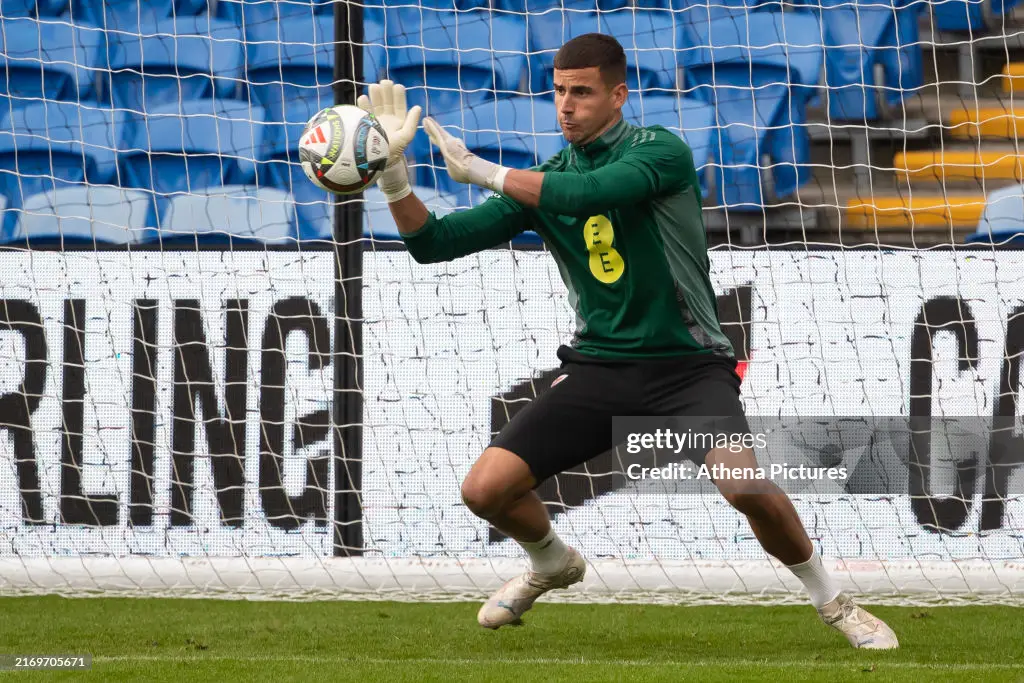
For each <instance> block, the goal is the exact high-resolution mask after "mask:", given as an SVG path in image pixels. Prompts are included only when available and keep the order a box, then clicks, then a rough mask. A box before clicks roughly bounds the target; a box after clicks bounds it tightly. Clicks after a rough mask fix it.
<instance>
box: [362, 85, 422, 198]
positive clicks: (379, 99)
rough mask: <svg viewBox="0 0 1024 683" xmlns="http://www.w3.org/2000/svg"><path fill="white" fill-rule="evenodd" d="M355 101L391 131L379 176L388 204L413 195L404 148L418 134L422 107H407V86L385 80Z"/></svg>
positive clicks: (378, 180) (385, 128) (388, 132)
mask: <svg viewBox="0 0 1024 683" xmlns="http://www.w3.org/2000/svg"><path fill="white" fill-rule="evenodd" d="M356 104H358V105H359V108H360V109H363V110H364V111H367V112H370V113H371V114H373V115H374V116H376V117H377V120H378V121H380V124H381V125H382V126H383V127H384V130H385V131H386V132H387V134H388V149H389V153H388V163H387V166H385V167H384V170H383V171H381V174H380V176H379V177H378V178H377V186H378V187H380V189H381V192H383V193H384V198H385V199H387V200H388V202H389V203H391V202H397V201H398V200H400V199H405V198H406V197H408V196H409V195H410V194H412V187H410V185H409V166H408V164H407V163H406V161H405V148H406V147H408V146H409V143H411V142H412V139H413V136H415V135H416V128H417V127H418V126H419V123H420V115H421V114H422V113H423V109H422V108H421V107H418V106H416V107H413V108H412V109H407V108H406V103H405V86H402V85H398V84H397V83H393V82H392V81H386V80H385V81H381V82H380V83H375V84H373V85H371V86H370V95H369V97H367V96H366V95H360V96H359V99H358V100H356Z"/></svg>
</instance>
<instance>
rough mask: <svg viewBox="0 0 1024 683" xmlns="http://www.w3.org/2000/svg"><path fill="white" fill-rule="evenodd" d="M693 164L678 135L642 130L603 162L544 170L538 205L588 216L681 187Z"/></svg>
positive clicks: (544, 209) (559, 212)
mask: <svg viewBox="0 0 1024 683" xmlns="http://www.w3.org/2000/svg"><path fill="white" fill-rule="evenodd" d="M692 169H693V154H692V152H690V148H689V147H687V146H686V144H685V143H683V141H682V140H680V139H679V138H678V137H676V136H675V135H673V134H672V133H670V132H668V131H664V130H659V131H651V130H641V131H639V132H638V134H637V135H636V137H635V138H634V140H633V142H632V146H631V147H630V148H629V150H628V151H627V152H626V153H625V154H623V155H622V157H621V158H619V159H618V160H617V161H613V162H612V163H610V164H608V165H607V166H603V167H601V168H598V169H595V170H593V171H590V172H588V173H566V172H547V173H545V174H544V183H543V185H542V186H541V194H540V206H539V208H540V209H541V210H542V211H549V212H552V213H557V214H569V215H576V214H579V215H590V214H595V213H600V212H602V211H608V210H610V209H616V208H619V207H622V206H628V205H631V204H638V203H640V202H644V201H647V200H649V199H651V198H653V197H656V196H658V195H660V194H662V193H665V192H669V191H673V190H677V189H680V188H681V187H682V186H683V185H685V184H686V182H687V177H689V174H691V173H693V170H692ZM567 207H571V211H567Z"/></svg>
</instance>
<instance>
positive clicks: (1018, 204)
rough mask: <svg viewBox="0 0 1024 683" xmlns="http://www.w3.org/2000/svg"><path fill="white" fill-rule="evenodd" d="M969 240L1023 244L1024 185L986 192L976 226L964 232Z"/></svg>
mask: <svg viewBox="0 0 1024 683" xmlns="http://www.w3.org/2000/svg"><path fill="white" fill-rule="evenodd" d="M965 241H966V242H967V243H968V244H972V243H973V244H1001V245H1003V246H1012V247H1017V248H1019V247H1020V246H1021V245H1022V244H1024V185H1012V186H1010V187H1004V188H1001V189H999V190H996V191H994V192H991V193H989V195H988V197H986V198H985V211H984V212H983V213H982V214H981V220H980V221H978V230H977V232H975V233H972V234H970V235H968V236H967V238H966V239H965Z"/></svg>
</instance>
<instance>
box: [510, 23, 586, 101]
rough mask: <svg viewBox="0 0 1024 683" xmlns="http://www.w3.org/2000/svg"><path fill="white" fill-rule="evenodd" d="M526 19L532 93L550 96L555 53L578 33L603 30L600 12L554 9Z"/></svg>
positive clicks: (578, 34)
mask: <svg viewBox="0 0 1024 683" xmlns="http://www.w3.org/2000/svg"><path fill="white" fill-rule="evenodd" d="M591 9H593V8H591ZM525 21H526V26H527V35H528V38H529V52H530V83H529V86H530V92H532V93H533V94H535V95H538V94H547V95H549V96H550V93H551V91H552V86H551V77H552V71H553V69H554V66H553V65H554V62H555V53H557V52H558V49H559V48H560V47H562V45H564V44H565V43H566V42H567V41H569V40H571V39H572V38H575V37H576V36H580V35H583V34H584V33H601V32H602V31H601V23H600V21H599V19H598V13H597V12H583V11H563V12H557V11H552V12H544V13H542V14H530V15H527V16H526V17H525Z"/></svg>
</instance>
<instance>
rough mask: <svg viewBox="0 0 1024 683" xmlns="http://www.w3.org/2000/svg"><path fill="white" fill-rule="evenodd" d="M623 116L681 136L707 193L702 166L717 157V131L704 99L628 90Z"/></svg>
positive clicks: (703, 192)
mask: <svg viewBox="0 0 1024 683" xmlns="http://www.w3.org/2000/svg"><path fill="white" fill-rule="evenodd" d="M622 116H623V118H625V119H626V120H627V121H629V122H630V123H633V124H636V125H640V126H663V127H664V128H667V129H668V130H670V131H672V132H673V133H675V134H676V135H680V136H681V137H682V138H683V139H684V140H685V141H686V144H687V145H689V147H690V149H691V150H692V152H693V164H694V166H696V167H697V176H698V178H699V179H700V183H701V193H702V194H703V195H704V196H707V193H708V188H707V179H706V176H707V173H706V172H705V169H706V167H707V165H708V164H710V163H711V162H712V161H714V159H715V158H716V157H717V155H718V154H717V149H716V147H717V145H718V130H717V129H716V128H715V112H714V110H713V109H712V108H711V107H710V106H709V105H708V104H707V103H705V102H701V101H700V100H691V99H688V98H685V97H682V98H676V97H675V96H670V95H657V96H656V95H648V96H646V97H643V98H641V97H639V96H638V95H637V94H635V93H630V95H629V99H627V100H626V106H625V107H623V108H622Z"/></svg>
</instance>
